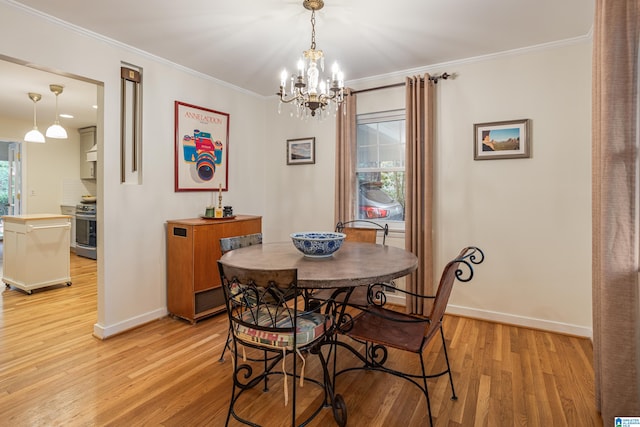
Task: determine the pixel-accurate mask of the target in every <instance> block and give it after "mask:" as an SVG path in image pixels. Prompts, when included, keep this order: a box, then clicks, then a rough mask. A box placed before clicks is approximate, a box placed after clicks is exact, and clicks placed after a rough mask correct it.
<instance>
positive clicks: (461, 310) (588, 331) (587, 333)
mask: <svg viewBox="0 0 640 427" xmlns="http://www.w3.org/2000/svg"><path fill="white" fill-rule="evenodd" d="M447 313H448V314H454V315H459V316H465V317H472V318H475V319H481V320H488V321H491V322H498V323H505V324H509V325H515V326H524V327H526V328H533V329H541V330H544V331H550V332H557V333H561V334H567V335H575V336H579V337H585V338H589V339H591V340H593V329H592V328H588V327H586V326H579V325H572V324H569V323H561V322H555V321H553V320H544V319H535V318H532V317H525V316H517V315H514V314H508V313H499V312H496V311H489V310H478V309H475V308H469V307H461V306H457V305H452V304H449V305H448V306H447Z"/></svg>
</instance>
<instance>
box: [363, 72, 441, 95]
mask: <svg viewBox="0 0 640 427" xmlns="http://www.w3.org/2000/svg"><path fill="white" fill-rule="evenodd" d="M449 77H451V74H449V73H442V74H440V75H438V76H429V80H431V81H432V82H434V83H435V84H438V80H440V79H442V80H447V79H448V78H449ZM420 81H421V82H422V81H424V79H423V78H422V77H420ZM404 85H405V83H394V84H390V85H385V86H377V87H370V88H367V89H360V90H352V91H351V93H352V94H354V93H362V92H370V91H372V90H380V89H389V88H392V87H399V86H404Z"/></svg>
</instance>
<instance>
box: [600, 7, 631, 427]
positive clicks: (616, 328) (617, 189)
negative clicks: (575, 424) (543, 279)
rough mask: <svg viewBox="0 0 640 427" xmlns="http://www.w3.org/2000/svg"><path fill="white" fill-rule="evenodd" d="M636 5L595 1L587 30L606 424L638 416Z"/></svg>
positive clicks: (602, 396)
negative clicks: (590, 50)
mask: <svg viewBox="0 0 640 427" xmlns="http://www.w3.org/2000/svg"><path fill="white" fill-rule="evenodd" d="M639 8H640V1H638V0H597V1H596V10H595V21H594V32H593V117H592V120H593V122H592V132H593V135H592V138H593V145H592V150H593V166H592V167H593V188H592V191H593V243H592V244H593V352H594V370H595V398H596V407H597V408H598V409H599V411H600V413H601V415H602V419H603V424H604V425H605V426H613V425H614V417H624V416H628V417H629V416H636V417H637V416H640V306H639V298H640V291H639V289H638V286H639V284H638V274H639V272H638V267H639V263H638V256H639V254H638V246H639V243H638V242H639V239H640V233H638V231H639V230H638V218H637V217H638V215H639V212H638V207H639V203H640V200H639V198H638V193H639V191H640V188H638V179H639V177H638V172H637V171H638V170H639V169H638V168H639V166H640V165H639V163H638V128H637V120H638V48H639V37H640V14H639Z"/></svg>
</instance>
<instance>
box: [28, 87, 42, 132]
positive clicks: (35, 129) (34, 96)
mask: <svg viewBox="0 0 640 427" xmlns="http://www.w3.org/2000/svg"><path fill="white" fill-rule="evenodd" d="M29 98H30V99H31V100H32V101H33V129H31V130H30V131H29V132H27V134H26V135H25V136H24V140H25V142H39V143H44V135H43V134H42V132H40V131H39V130H38V125H37V124H36V103H37V102H38V101H40V99H42V95H40V94H39V93H33V92H29Z"/></svg>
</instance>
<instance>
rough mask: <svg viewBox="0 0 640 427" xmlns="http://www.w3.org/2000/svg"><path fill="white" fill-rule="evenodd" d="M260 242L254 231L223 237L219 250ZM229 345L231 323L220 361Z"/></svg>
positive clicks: (257, 234) (259, 235)
mask: <svg viewBox="0 0 640 427" xmlns="http://www.w3.org/2000/svg"><path fill="white" fill-rule="evenodd" d="M261 244H262V233H254V234H245V235H243V236H234V237H223V238H221V239H220V252H222V255H224V254H226V253H227V252H229V251H232V250H234V249H240V248H244V247H247V246H252V245H261ZM230 345H231V325H229V330H228V332H227V341H225V344H224V348H223V349H222V354H220V359H219V361H220V362H224V353H225V352H226V351H227V348H229V347H230Z"/></svg>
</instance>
